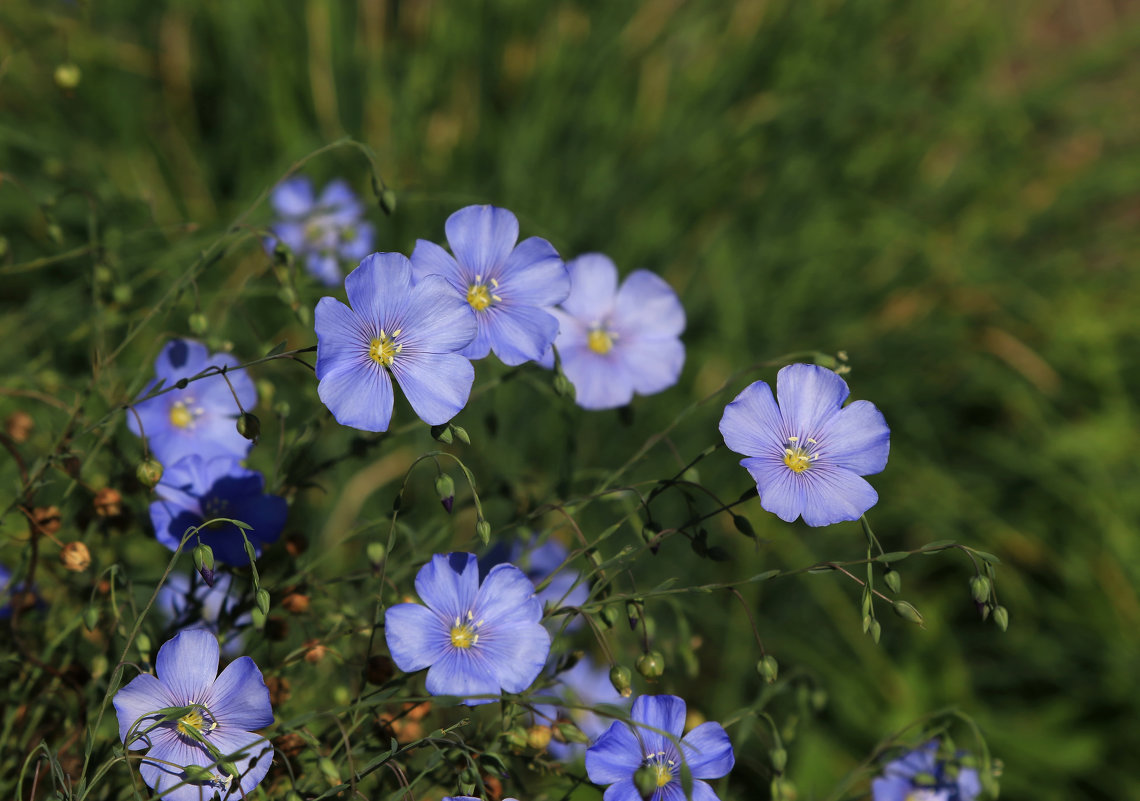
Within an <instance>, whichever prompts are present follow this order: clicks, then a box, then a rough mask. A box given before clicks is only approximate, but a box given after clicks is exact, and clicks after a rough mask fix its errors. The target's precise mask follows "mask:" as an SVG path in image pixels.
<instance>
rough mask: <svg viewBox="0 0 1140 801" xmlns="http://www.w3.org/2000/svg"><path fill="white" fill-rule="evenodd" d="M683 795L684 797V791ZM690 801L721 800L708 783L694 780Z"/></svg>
mask: <svg viewBox="0 0 1140 801" xmlns="http://www.w3.org/2000/svg"><path fill="white" fill-rule="evenodd" d="M682 795H684V792H683V791H682ZM689 801H720V799H719V798H718V797H717V794H716V793H715V792H713V788H712V787H710V786H709V784H708V782H703V781H701V780H700V779H694V780H693V792H692V795H691V796H690V797H689Z"/></svg>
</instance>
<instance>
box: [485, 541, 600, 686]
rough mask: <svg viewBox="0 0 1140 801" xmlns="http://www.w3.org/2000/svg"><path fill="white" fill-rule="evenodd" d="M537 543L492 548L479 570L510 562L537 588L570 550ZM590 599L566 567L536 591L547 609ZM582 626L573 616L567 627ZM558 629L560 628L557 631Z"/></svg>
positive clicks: (583, 584) (585, 585) (574, 572)
mask: <svg viewBox="0 0 1140 801" xmlns="http://www.w3.org/2000/svg"><path fill="white" fill-rule="evenodd" d="M537 541H538V537H537V535H536V536H532V537H531V538H530V541H529V542H527V543H523V542H522V541H521V540H516V541H515V542H514V544H513V545H511V546H509V547H508V546H506V545H502V544H497V545H495V547H494V548H492V549H491V550H490V551H489V552H488V553H487V555H486V556H485V557H484V558H483V560H482V562H481V564H480V571H481V572H482V573H484V574H486V572H487V571H488V570H490V569H491V568H492V567H494V566H495V565H498V564H502V563H504V562H509V563H510V564H513V565H516V566H517V567H518V568H519V569H520V570H522V571H523V572H524V573H526V576H527V578H529V579H530V580H531V581H532V582H533V583H534V584H535V586H538V585H539V584H540V583H542V582H543V581H545V580H546V579H547V578H548V577H549V576H550V574H551V573H554V571H555V570H558V568H559V567H561V566H562V563H563V562H565V561H566V557H567V556H569V555H570V551H569V549H567V547H566V546H565V545H563V544H562V543H561V542H559V541H558V540H556V539H548V540H547V541H546V542H544V543H543V544H542V545H537V544H536V543H537ZM589 597H590V585H589V584H588V583H586V582H585V581H582V580H581V576H580V575H579V574H578V571H577V570H571V569H569V568H563V569H562V570H559V571H558V573H557V574H555V575H554V578H552V579H550V583H549V584H547V585H546V586H545V587H544V588H543V589H542V590H541V591H539V592H538V600H539V601H540V602H541V603H542V605H543V608H544V609H547V610H554V609H558V608H559V607H563V606H581V605H582V604H584V603H585V602H586V600H587V599H588V598H589ZM551 622H552V623H553V621H551ZM581 625H582V620H581V619H580V618H579V617H578V616H577V615H575V616H574V617H573V618H571V620H570V622H569V623H568V624H567V628H568V629H571V630H572V629H576V628H579V627H580V626H581ZM560 627H561V626H560V625H559V626H558V628H560ZM607 681H608V680H607Z"/></svg>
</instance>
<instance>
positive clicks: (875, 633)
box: [871, 620, 883, 645]
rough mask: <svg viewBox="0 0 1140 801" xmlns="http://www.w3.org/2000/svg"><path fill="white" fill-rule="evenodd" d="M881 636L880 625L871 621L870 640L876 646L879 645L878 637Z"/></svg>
mask: <svg viewBox="0 0 1140 801" xmlns="http://www.w3.org/2000/svg"><path fill="white" fill-rule="evenodd" d="M882 634H883V627H882V625H881V624H880V623H879V621H877V620H872V621H871V639H872V640H874V642H875V644H876V645H878V644H879V637H880V636H882Z"/></svg>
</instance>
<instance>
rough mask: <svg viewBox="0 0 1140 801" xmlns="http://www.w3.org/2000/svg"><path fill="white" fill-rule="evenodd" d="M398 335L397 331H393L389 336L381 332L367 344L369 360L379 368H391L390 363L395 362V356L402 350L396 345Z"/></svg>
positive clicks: (402, 347)
mask: <svg viewBox="0 0 1140 801" xmlns="http://www.w3.org/2000/svg"><path fill="white" fill-rule="evenodd" d="M399 335H400V330H399V329H396V330H395V331H393V332H392V335H391V336H389V335H388V334H387V333H385V332H384V331H383V330H381V331H380V336H378V337H376V338H374V339H373V340H372V341H371V342H369V343H368V356H369V358H370V359H372V361H374V362H376V363H377V364H378V365H380V366H381V367H391V366H392V362H394V361H396V354H397V353H399V352H400V351H402V350H403V349H404V346H403V345H397V344H396V337H398V336H399Z"/></svg>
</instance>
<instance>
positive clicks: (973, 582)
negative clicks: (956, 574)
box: [970, 576, 990, 604]
mask: <svg viewBox="0 0 1140 801" xmlns="http://www.w3.org/2000/svg"><path fill="white" fill-rule="evenodd" d="M970 594H971V595H973V596H974V600H975V601H977V602H978V603H980V604H984V603H985V602H986V601H988V600H989V599H990V580H989V579H988V578H986V577H985V576H974V577H973V578H972V579H970Z"/></svg>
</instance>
